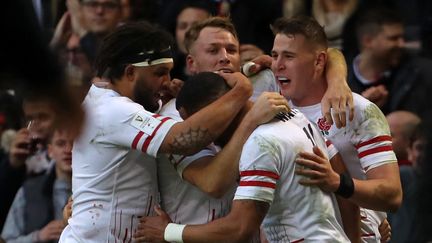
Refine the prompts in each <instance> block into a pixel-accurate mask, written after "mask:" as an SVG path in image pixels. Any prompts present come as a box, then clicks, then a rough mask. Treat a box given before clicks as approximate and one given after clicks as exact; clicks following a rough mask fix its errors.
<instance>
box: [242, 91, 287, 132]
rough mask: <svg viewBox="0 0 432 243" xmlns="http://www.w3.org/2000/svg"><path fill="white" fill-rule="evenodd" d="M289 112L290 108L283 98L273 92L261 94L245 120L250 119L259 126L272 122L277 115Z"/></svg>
mask: <svg viewBox="0 0 432 243" xmlns="http://www.w3.org/2000/svg"><path fill="white" fill-rule="evenodd" d="M289 111H290V107H289V105H288V101H287V100H286V99H285V97H283V96H282V95H280V94H278V93H275V92H263V93H262V94H261V95H260V96H259V97H258V99H257V100H256V102H255V104H254V105H253V106H252V109H250V110H249V112H248V113H247V115H246V117H245V119H246V118H248V119H249V118H250V119H251V120H252V121H254V123H255V124H256V125H260V124H263V123H266V122H268V121H270V120H272V119H273V118H274V117H275V116H276V115H277V114H278V113H281V112H282V113H285V112H289Z"/></svg>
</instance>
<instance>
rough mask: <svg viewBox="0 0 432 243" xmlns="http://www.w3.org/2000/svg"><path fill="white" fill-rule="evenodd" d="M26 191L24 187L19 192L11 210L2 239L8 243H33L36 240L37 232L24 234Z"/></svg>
mask: <svg viewBox="0 0 432 243" xmlns="http://www.w3.org/2000/svg"><path fill="white" fill-rule="evenodd" d="M25 203H26V201H25V198H24V191H23V189H22V187H21V188H20V189H19V190H18V192H17V194H16V196H15V198H14V200H13V203H12V205H11V207H10V209H9V213H8V215H7V218H6V221H5V224H4V226H3V231H2V233H1V236H2V238H3V239H4V240H5V241H7V242H14V243H18V242H32V239H36V237H37V232H32V233H30V234H24V227H25V226H24V225H25V222H24V207H25Z"/></svg>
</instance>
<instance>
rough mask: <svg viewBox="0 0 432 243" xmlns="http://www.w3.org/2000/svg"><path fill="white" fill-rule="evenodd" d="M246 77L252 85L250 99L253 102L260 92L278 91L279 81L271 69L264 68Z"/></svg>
mask: <svg viewBox="0 0 432 243" xmlns="http://www.w3.org/2000/svg"><path fill="white" fill-rule="evenodd" d="M248 78H249V80H250V81H251V83H252V86H253V93H252V96H251V98H250V100H251V101H254V102H255V101H256V100H257V99H258V97H259V96H260V95H261V93H262V92H277V93H279V92H280V87H279V83H278V82H277V81H276V77H275V76H274V74H273V72H272V70H271V69H264V70H262V71H260V72H259V73H257V74H255V75H252V76H250V77H248Z"/></svg>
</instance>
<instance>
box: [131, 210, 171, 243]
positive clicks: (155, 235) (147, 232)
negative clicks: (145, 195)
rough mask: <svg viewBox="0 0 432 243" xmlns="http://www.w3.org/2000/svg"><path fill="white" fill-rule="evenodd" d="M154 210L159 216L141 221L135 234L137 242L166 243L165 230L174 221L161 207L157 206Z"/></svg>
mask: <svg viewBox="0 0 432 243" xmlns="http://www.w3.org/2000/svg"><path fill="white" fill-rule="evenodd" d="M154 210H155V211H156V214H157V215H158V216H153V217H144V218H141V219H140V223H139V224H138V228H137V230H136V233H135V234H134V238H135V240H136V241H137V242H164V234H165V228H166V227H167V225H168V224H169V223H170V222H172V221H171V219H170V217H169V216H168V214H166V213H165V212H164V211H162V209H161V208H160V207H159V206H155V207H154Z"/></svg>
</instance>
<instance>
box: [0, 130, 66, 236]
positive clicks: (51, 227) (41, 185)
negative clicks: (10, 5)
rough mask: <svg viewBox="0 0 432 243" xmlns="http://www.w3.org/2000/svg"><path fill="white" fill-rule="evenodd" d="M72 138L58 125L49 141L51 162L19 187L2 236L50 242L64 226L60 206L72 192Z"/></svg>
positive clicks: (61, 206)
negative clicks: (42, 171)
mask: <svg viewBox="0 0 432 243" xmlns="http://www.w3.org/2000/svg"><path fill="white" fill-rule="evenodd" d="M72 143H73V138H72V136H71V134H70V133H68V132H67V131H65V130H61V129H57V130H56V131H55V132H54V134H53V135H52V137H51V139H50V142H49V143H48V154H49V156H50V158H51V160H52V161H53V166H52V167H51V168H50V169H49V170H48V171H47V172H46V173H44V174H42V175H39V176H36V177H33V178H29V179H27V180H26V181H25V182H24V184H23V186H22V187H21V188H20V189H19V190H18V193H17V195H16V196H15V199H14V202H13V203H12V207H11V209H10V211H9V214H8V217H7V219H6V223H5V226H4V229H3V232H2V237H3V238H4V239H5V240H6V241H7V242H11V243H13V242H53V241H57V240H58V238H59V236H60V233H61V231H62V230H63V227H64V224H63V220H62V219H63V214H62V212H63V207H64V205H65V204H66V202H67V199H68V198H69V196H70V195H71V184H72V181H71V178H72V167H71V161H72V153H71V151H72Z"/></svg>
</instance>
